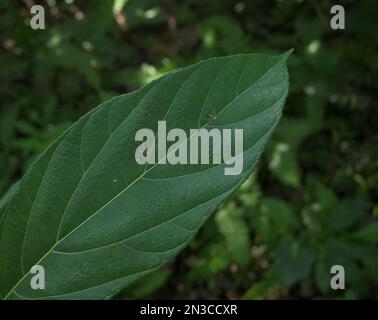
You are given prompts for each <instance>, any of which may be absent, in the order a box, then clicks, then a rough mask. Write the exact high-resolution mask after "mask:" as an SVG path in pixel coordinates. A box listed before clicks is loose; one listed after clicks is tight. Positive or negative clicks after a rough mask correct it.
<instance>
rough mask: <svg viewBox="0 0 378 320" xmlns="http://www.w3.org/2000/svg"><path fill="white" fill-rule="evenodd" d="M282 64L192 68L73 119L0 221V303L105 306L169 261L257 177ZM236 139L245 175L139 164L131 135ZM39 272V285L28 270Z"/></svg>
mask: <svg viewBox="0 0 378 320" xmlns="http://www.w3.org/2000/svg"><path fill="white" fill-rule="evenodd" d="M288 55H289V53H286V54H284V55H281V56H268V55H258V54H256V55H255V54H246V55H236V56H230V57H222V58H215V59H210V60H206V61H203V62H200V63H198V64H195V65H193V66H190V67H188V68H185V69H182V70H179V71H176V72H173V73H170V74H168V75H166V76H163V77H161V78H160V79H158V80H156V81H153V82H151V83H150V84H148V85H147V86H145V87H143V88H141V89H140V90H138V91H136V92H133V93H130V94H127V95H121V96H119V97H116V98H113V99H111V100H110V101H107V102H105V103H103V104H102V105H100V106H99V107H97V108H95V109H94V110H92V111H91V112H90V113H88V114H87V115H85V116H84V117H82V118H81V119H79V120H78V121H77V122H76V123H75V124H74V125H73V126H72V127H70V128H69V129H68V130H66V132H65V133H64V134H63V135H62V136H61V137H60V138H59V139H57V140H56V141H55V142H54V143H53V144H52V145H51V146H50V147H49V148H48V150H47V151H46V152H45V153H44V154H42V156H41V157H39V159H38V160H37V161H36V162H35V163H34V164H33V165H32V166H31V168H30V169H29V171H28V172H27V174H26V175H25V177H24V178H23V180H22V181H21V183H20V185H19V186H18V189H17V191H16V193H15V195H14V196H13V198H12V200H11V202H10V205H9V207H8V209H7V211H6V212H5V213H4V215H3V221H2V224H1V225H2V229H1V231H0V232H1V233H0V236H1V238H0V295H1V296H2V297H3V298H6V299H12V298H13V299H17V298H31V299H34V298H55V299H79V298H88V299H94V298H107V297H110V296H112V295H114V294H115V293H117V292H118V291H119V290H120V289H121V288H123V287H125V286H127V285H128V284H130V283H131V282H132V281H134V280H136V279H137V278H139V277H141V276H143V275H145V274H147V273H149V272H151V271H153V270H155V269H157V268H159V267H160V266H161V265H162V264H164V263H165V262H166V261H167V260H169V259H170V258H172V257H174V256H175V255H176V254H177V253H178V252H179V251H180V250H181V249H182V248H183V247H184V246H185V245H186V244H187V243H188V241H189V240H190V239H191V238H192V236H193V235H194V234H195V232H196V231H197V230H198V229H199V227H200V226H201V225H202V224H203V222H204V221H205V220H206V219H207V218H208V216H209V215H210V214H211V213H212V212H213V211H214V210H215V209H216V207H217V206H218V205H219V204H220V203H221V202H222V200H223V199H225V198H226V197H227V196H228V195H229V194H230V193H231V192H232V191H233V190H235V188H237V187H238V186H239V185H240V184H241V183H242V182H243V181H244V180H245V179H246V178H247V177H248V176H249V175H250V174H251V172H252V171H253V167H254V166H255V164H256V162H257V160H258V158H259V156H260V154H261V152H262V150H263V147H264V145H265V143H266V141H267V139H268V137H269V136H270V134H271V132H272V130H273V129H274V127H275V126H276V124H277V122H278V121H279V118H280V116H281V112H282V108H283V104H284V100H285V98H286V95H287V92H288V74H287V69H286V60H287V57H288ZM163 119H164V120H166V121H167V129H168V130H169V129H172V128H182V129H184V130H185V131H186V132H187V133H188V132H189V129H190V128H198V127H201V128H213V127H218V128H238V129H243V130H244V153H243V159H244V160H243V161H244V166H243V171H242V173H241V174H240V175H230V176H226V175H224V166H225V165H224V164H221V165H174V166H173V165H161V164H157V165H149V166H147V167H145V166H141V165H138V164H137V163H136V161H135V149H136V148H137V146H138V144H140V142H135V139H134V138H135V133H136V131H137V130H138V129H140V128H151V129H153V130H155V131H156V129H157V121H158V120H163ZM36 264H38V265H42V266H43V267H44V268H45V271H46V288H45V289H44V290H33V289H31V286H30V280H31V277H32V275H30V273H29V270H30V269H31V267H32V266H33V265H36Z"/></svg>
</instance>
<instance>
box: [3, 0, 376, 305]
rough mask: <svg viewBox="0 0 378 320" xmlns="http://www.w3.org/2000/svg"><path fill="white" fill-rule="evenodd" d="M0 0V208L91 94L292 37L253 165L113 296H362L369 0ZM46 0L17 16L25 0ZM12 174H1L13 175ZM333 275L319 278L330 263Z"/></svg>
mask: <svg viewBox="0 0 378 320" xmlns="http://www.w3.org/2000/svg"><path fill="white" fill-rule="evenodd" d="M339 3H341V4H343V5H344V6H345V9H346V30H344V31H333V30H331V29H330V27H329V19H330V14H329V12H330V8H331V6H332V4H333V1H327V0H324V1H321V0H311V1H300V0H286V1H283V0H281V1H279V0H271V1H262V0H250V1H247V0H240V1H218V0H208V1H194V0H182V1H174V0H160V1H157V0H102V1H97V0H96V1H84V0H59V1H58V0H46V1H32V0H25V1H14V0H3V1H1V3H0V12H1V16H0V26H1V35H0V45H1V48H0V70H1V71H0V74H1V77H0V87H1V117H0V131H1V134H0V143H1V149H0V157H1V163H0V172H1V175H0V194H3V197H2V199H1V200H0V214H1V212H3V210H4V208H5V206H6V203H7V201H8V199H9V197H10V196H11V193H12V185H13V186H14V183H17V181H18V180H19V178H20V177H21V176H22V175H23V174H24V173H25V171H26V169H27V168H28V166H29V165H30V163H31V162H32V161H33V159H35V157H36V156H37V155H38V154H40V153H41V151H43V150H44V149H45V148H46V146H47V145H48V144H49V143H50V142H51V141H52V140H53V139H55V138H56V137H57V136H58V135H59V134H60V133H62V132H63V131H64V130H65V128H67V127H68V126H69V125H70V124H71V123H73V122H74V121H75V120H77V119H78V118H79V117H80V116H81V115H83V114H84V113H86V112H87V111H88V110H90V108H92V107H94V106H96V105H98V104H99V102H101V101H104V100H106V99H108V98H110V97H112V96H114V95H118V94H121V93H124V92H129V91H132V90H134V89H136V88H138V87H139V86H141V85H143V84H145V83H147V82H149V81H151V80H152V79H154V78H156V77H158V76H160V75H161V74H163V73H165V72H167V71H170V70H173V69H176V68H178V67H182V66H186V65H189V64H191V63H194V62H196V61H198V60H200V59H204V58H208V57H213V56H221V55H229V54H236V53H243V52H264V53H275V52H283V51H286V50H287V49H289V48H295V53H294V55H293V56H292V58H291V60H290V63H289V68H290V76H291V88H290V95H289V98H288V101H287V106H286V109H285V116H284V118H283V119H282V121H281V123H280V125H279V128H278V129H277V130H276V131H275V133H274V136H273V138H272V140H271V141H270V144H269V146H268V148H267V151H266V152H265V154H264V156H263V159H262V161H261V163H260V165H259V168H258V171H257V173H256V174H255V175H254V176H252V177H251V178H250V179H249V180H247V181H246V182H245V183H244V184H243V185H242V187H241V188H240V190H238V191H237V192H236V193H235V194H234V195H233V196H232V197H231V198H230V199H229V200H228V202H226V203H225V204H224V205H223V206H222V207H221V208H220V209H219V210H218V211H217V212H216V213H215V214H214V215H213V216H212V217H211V218H210V219H209V221H208V223H207V224H206V225H205V226H204V228H203V229H202V230H201V231H200V233H199V234H198V235H197V237H196V238H195V239H194V240H193V241H192V242H191V244H190V246H189V247H188V248H186V249H185V250H184V251H183V252H182V253H181V254H180V255H179V256H178V257H177V258H176V259H175V261H173V262H171V263H169V264H168V265H167V266H165V267H164V268H162V269H161V270H159V271H157V272H154V273H152V274H150V275H148V276H147V277H146V278H144V279H142V280H140V281H138V282H136V283H135V284H134V285H132V286H131V287H130V288H129V289H128V290H125V291H124V292H122V293H120V295H119V296H118V297H119V298H146V297H149V298H229V299H232V298H245V299H264V298H272V299H280V298H328V297H337V298H377V296H378V247H377V244H378V219H377V216H378V183H377V182H378V170H377V169H378V160H377V159H378V157H377V156H378V147H377V145H378V132H377V130H376V128H377V123H378V109H377V104H376V101H377V92H378V90H377V89H378V72H377V71H378V59H377V57H378V24H377V23H376V19H377V17H378V6H377V3H376V1H374V0H364V1H357V0H356V1H352V0H349V1H347V0H345V1H339ZM32 4H42V5H43V6H44V7H45V9H46V19H47V21H46V30H37V31H35V30H32V29H31V28H30V27H29V26H28V23H29V20H30V14H29V8H30V6H31V5H32ZM13 188H14V187H13ZM334 264H341V265H343V266H344V267H345V270H346V288H347V289H346V290H344V291H333V290H331V288H330V285H329V281H330V277H331V275H330V268H331V266H332V265H334Z"/></svg>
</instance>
